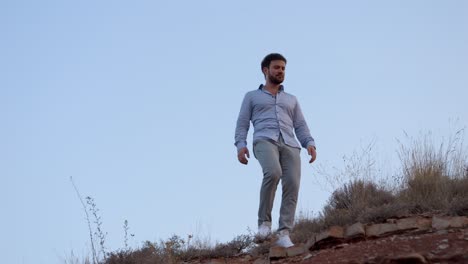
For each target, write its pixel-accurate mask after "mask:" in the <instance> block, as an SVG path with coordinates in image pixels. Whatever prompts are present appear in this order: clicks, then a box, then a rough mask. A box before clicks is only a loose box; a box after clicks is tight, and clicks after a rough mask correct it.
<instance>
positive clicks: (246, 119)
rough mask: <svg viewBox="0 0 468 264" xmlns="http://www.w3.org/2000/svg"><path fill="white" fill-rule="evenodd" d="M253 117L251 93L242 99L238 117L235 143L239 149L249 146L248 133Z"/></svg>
mask: <svg viewBox="0 0 468 264" xmlns="http://www.w3.org/2000/svg"><path fill="white" fill-rule="evenodd" d="M251 118H252V104H251V100H250V96H249V93H247V94H245V96H244V100H243V101H242V105H241V109H240V111H239V117H238V118H237V125H236V132H235V143H234V145H235V146H236V147H237V151H239V150H240V149H242V148H244V147H246V146H247V133H248V132H249V127H250V120H251Z"/></svg>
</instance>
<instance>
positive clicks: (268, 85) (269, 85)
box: [263, 82, 281, 95]
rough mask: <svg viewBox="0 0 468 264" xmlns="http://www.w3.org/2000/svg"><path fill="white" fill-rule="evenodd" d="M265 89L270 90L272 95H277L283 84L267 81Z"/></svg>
mask: <svg viewBox="0 0 468 264" xmlns="http://www.w3.org/2000/svg"><path fill="white" fill-rule="evenodd" d="M263 87H264V88H265V90H267V91H269V92H270V93H271V94H272V95H276V94H277V93H278V91H279V90H280V87H281V84H272V83H270V82H267V83H266V84H265V85H264V86H263Z"/></svg>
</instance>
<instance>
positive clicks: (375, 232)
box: [366, 224, 398, 237]
mask: <svg viewBox="0 0 468 264" xmlns="http://www.w3.org/2000/svg"><path fill="white" fill-rule="evenodd" d="M396 231H398V226H397V225H396V224H375V225H370V226H366V236H368V237H379V236H383V235H386V234H390V233H393V232H396Z"/></svg>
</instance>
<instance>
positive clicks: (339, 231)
mask: <svg viewBox="0 0 468 264" xmlns="http://www.w3.org/2000/svg"><path fill="white" fill-rule="evenodd" d="M343 235H344V232H343V228H342V227H341V226H332V227H330V228H328V230H326V231H323V232H321V233H320V234H318V235H317V236H316V237H315V243H318V242H320V241H323V240H326V239H336V238H338V239H339V238H343V237H344V236H343Z"/></svg>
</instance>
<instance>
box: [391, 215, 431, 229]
mask: <svg viewBox="0 0 468 264" xmlns="http://www.w3.org/2000/svg"><path fill="white" fill-rule="evenodd" d="M396 225H397V227H398V230H401V231H405V230H413V229H416V230H428V229H429V228H431V225H432V221H431V219H428V218H421V217H409V218H403V219H398V220H397V222H396Z"/></svg>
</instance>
